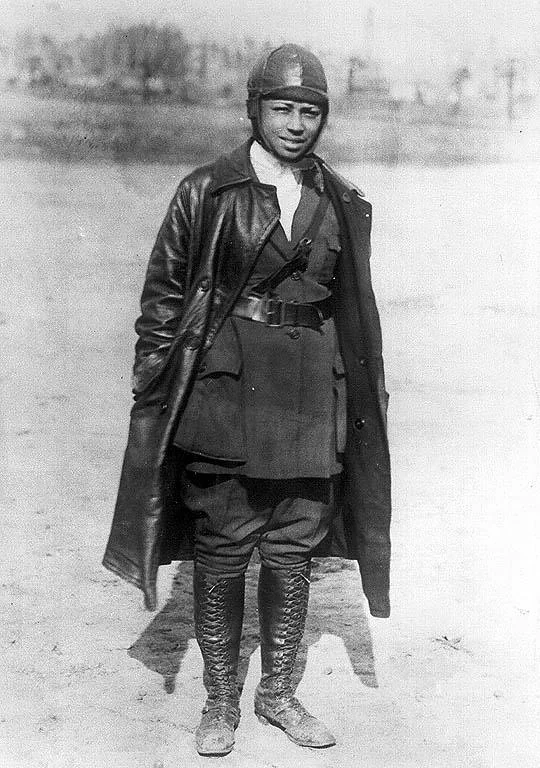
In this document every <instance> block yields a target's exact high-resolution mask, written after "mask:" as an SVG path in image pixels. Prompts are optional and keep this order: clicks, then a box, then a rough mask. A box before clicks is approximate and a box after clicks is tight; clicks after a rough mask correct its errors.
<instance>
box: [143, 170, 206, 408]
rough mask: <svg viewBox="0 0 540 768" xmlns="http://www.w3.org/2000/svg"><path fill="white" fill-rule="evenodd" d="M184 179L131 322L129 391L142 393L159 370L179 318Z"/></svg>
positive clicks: (184, 251) (187, 204) (187, 205)
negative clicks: (132, 348) (132, 353)
mask: <svg viewBox="0 0 540 768" xmlns="http://www.w3.org/2000/svg"><path fill="white" fill-rule="evenodd" d="M192 208H193V205H192V201H191V195H190V187H189V184H187V183H186V182H185V181H184V182H182V183H181V184H180V186H179V187H178V189H177V191H176V194H175V196H174V197H173V199H172V201H171V203H170V205H169V208H168V211H167V214H166V216H165V219H164V221H163V224H162V225H161V228H160V230H159V233H158V236H157V238H156V242H155V244H154V247H153V249H152V252H151V254H150V260H149V263H148V268H147V271H146V278H145V282H144V287H143V291H142V296H141V314H140V316H139V317H138V318H137V320H136V322H135V330H136V332H137V334H138V336H139V338H138V340H137V343H136V345H135V363H134V366H133V377H132V385H133V393H134V395H135V398H137V397H138V396H139V395H140V394H142V393H143V392H144V391H145V390H146V389H147V388H148V386H149V384H150V382H151V381H153V380H154V379H155V378H156V376H157V375H158V374H159V373H160V372H161V370H162V369H163V366H164V364H165V362H166V359H167V355H168V352H169V350H170V347H171V344H172V342H173V340H174V337H175V334H176V330H177V328H178V323H179V322H180V320H181V318H182V313H183V308H184V300H185V295H186V288H187V285H188V282H189V253H190V240H191V231H192V226H191V220H192V214H193V211H192V210H191V209H192Z"/></svg>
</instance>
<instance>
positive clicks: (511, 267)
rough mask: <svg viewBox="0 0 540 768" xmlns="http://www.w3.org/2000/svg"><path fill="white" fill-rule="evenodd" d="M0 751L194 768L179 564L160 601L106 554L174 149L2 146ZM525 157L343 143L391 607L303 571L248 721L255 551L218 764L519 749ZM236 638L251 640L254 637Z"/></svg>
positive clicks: (531, 397)
mask: <svg viewBox="0 0 540 768" xmlns="http://www.w3.org/2000/svg"><path fill="white" fill-rule="evenodd" d="M0 164H1V174H0V215H1V218H2V221H3V229H2V246H3V255H2V259H1V260H0V284H1V286H2V295H3V299H2V306H1V307H0V344H1V346H2V367H1V368H0V386H1V400H0V402H1V411H0V417H1V424H2V430H3V440H2V443H1V445H2V464H1V483H2V495H1V498H0V513H1V516H2V533H3V541H4V557H3V558H2V564H1V566H0V569H1V570H0V577H1V583H2V594H1V600H2V608H3V622H2V626H1V627H0V646H1V648H2V666H3V686H2V704H1V707H0V709H1V714H0V764H1V765H2V768H112V767H113V766H114V768H178V767H179V766H182V767H184V766H185V767H186V768H197V767H198V766H207V765H209V762H208V760H204V759H203V758H199V757H198V756H197V755H196V753H195V752H194V749H193V746H192V740H193V730H194V728H195V726H196V724H197V722H198V718H199V710H200V707H201V706H202V703H203V698H204V694H203V686H202V679H201V660H200V656H199V653H198V649H197V647H196V644H195V640H194V635H193V631H192V627H191V622H190V611H191V594H190V583H189V579H190V576H189V574H190V568H189V567H187V566H185V565H180V566H178V565H173V566H170V567H168V568H166V569H162V573H161V577H160V585H159V595H160V609H159V611H158V612H157V613H156V614H155V615H151V614H148V613H147V612H145V611H144V610H143V608H142V599H141V596H140V594H139V593H138V592H137V591H136V590H134V589H133V588H132V587H130V586H128V585H126V584H124V583H123V582H121V581H119V580H118V579H117V578H115V577H114V576H113V575H112V574H110V573H108V572H106V571H104V570H103V569H102V568H101V565H100V560H101V556H102V553H103V548H104V545H105V541H106V537H107V535H108V528H109V524H110V519H111V514H112V508H113V503H114V496H115V492H116V485H117V482H118V476H119V470H120V462H121V456H122V451H123V448H124V444H125V439H126V434H127V424H128V409H129V406H130V399H131V398H130V392H129V374H130V366H131V359H132V345H133V342H134V333H133V330H132V324H133V320H134V318H135V316H136V313H137V309H138V295H139V291H140V288H141V285H142V279H143V274H144V269H145V263H146V259H147V254H148V251H149V248H150V246H151V242H152V239H153V237H154V234H155V232H156V230H157V227H158V225H159V221H160V220H161V217H162V215H163V213H164V211H165V207H166V205H167V202H168V200H169V199H170V197H171V195H172V193H173V190H174V187H175V185H176V183H177V181H178V180H179V178H180V176H181V175H183V173H184V172H185V171H187V170H188V169H187V168H186V167H181V168H179V167H177V166H172V165H171V166H169V165H141V164H138V165H136V164H131V165H127V166H125V165H109V164H104V163H99V162H97V161H96V162H94V163H93V164H91V165H84V164H74V163H62V162H56V163H52V162H46V161H43V160H39V159H34V160H28V159H26V160H20V159H18V160H16V159H4V160H3V161H1V163H0ZM539 169H540V166H538V165H533V164H530V165H526V164H523V163H514V164H505V165H495V164H493V165H473V166H462V167H460V168H440V167H439V168H422V167H412V166H408V167H401V168H392V167H383V166H378V165H365V166H363V167H360V166H359V165H351V166H348V167H345V166H342V167H341V168H340V170H342V172H343V173H345V174H346V175H347V176H349V177H350V178H352V179H353V180H354V181H355V182H356V183H358V184H359V185H360V186H361V187H362V188H364V189H365V190H366V193H367V195H368V197H369V198H370V199H371V200H372V201H373V203H374V213H375V216H374V256H373V263H372V269H373V276H374V283H375V289H376V293H377V295H378V299H379V305H380V309H381V316H382V323H383V330H384V338H385V351H386V364H387V372H388V389H389V391H390V412H389V423H390V438H391V445H392V452H393V464H394V478H395V479H394V506H395V516H394V525H393V546H394V564H393V579H392V601H393V613H392V617H391V619H389V620H380V619H373V618H370V617H368V615H367V612H366V608H365V605H364V602H363V600H362V598H361V597H360V593H359V584H358V578H359V577H358V574H357V572H356V571H355V570H350V569H343V570H341V569H338V570H334V571H333V570H332V569H330V568H328V567H320V568H319V569H318V571H316V577H317V578H316V581H315V583H314V587H313V595H312V601H311V610H310V618H309V625H308V630H307V633H306V643H305V646H304V649H303V653H302V659H301V661H302V663H301V667H304V675H303V679H302V682H301V684H300V695H301V697H302V698H303V699H304V701H305V703H306V704H307V705H308V706H309V707H310V708H312V709H313V711H314V712H315V713H316V714H318V715H323V716H324V717H325V719H326V721H327V722H328V724H329V726H330V727H331V728H332V730H333V731H334V732H335V733H336V734H337V736H338V739H339V743H338V745H337V746H336V747H335V748H333V749H331V750H326V751H323V752H315V751H309V750H302V749H301V748H298V747H295V746H294V745H292V744H291V743H290V742H288V741H287V740H286V739H285V737H284V736H283V734H281V733H279V732H277V731H276V730H275V729H270V728H265V727H263V726H262V725H260V724H259V723H258V721H257V720H256V719H255V717H254V715H253V712H252V707H251V697H252V694H253V689H254V686H255V684H256V677H257V670H258V659H257V646H258V636H257V625H256V612H255V610H254V608H253V588H254V578H255V577H254V572H253V571H252V572H251V575H250V587H249V601H248V602H249V605H250V608H249V610H248V614H247V619H246V625H245V631H244V634H245V638H244V654H245V655H244V668H245V671H246V675H247V676H246V683H245V689H244V696H243V700H242V706H243V718H242V722H241V724H240V727H239V729H238V736H237V747H236V749H235V750H234V752H233V753H231V755H229V756H227V757H226V758H223V759H222V760H221V761H219V763H218V762H217V761H216V762H215V764H216V765H218V764H219V765H220V766H223V767H224V768H299V766H301V768H338V767H339V768H357V766H362V768H514V767H515V766H520V768H537V766H538V764H539V756H540V744H539V735H538V722H539V715H540V697H539V689H538V677H537V675H538V647H537V637H538V597H539V594H538V567H537V562H538V533H539V529H538V495H539V489H538V475H537V449H538V446H537V424H538V421H537V418H538V413H537V398H538V394H537V387H538V378H537V373H536V371H537V367H538V353H537V339H538V333H537V330H538V325H537V321H538V274H539V273H538V262H537V258H538V243H539V242H540V218H539V217H538V198H539V191H540V179H539ZM250 654H253V655H252V656H251V657H250Z"/></svg>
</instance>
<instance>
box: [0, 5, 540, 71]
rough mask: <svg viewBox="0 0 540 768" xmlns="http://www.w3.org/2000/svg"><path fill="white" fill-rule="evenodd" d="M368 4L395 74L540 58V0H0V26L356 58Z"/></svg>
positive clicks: (384, 58) (382, 52) (377, 47)
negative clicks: (251, 44) (137, 25)
mask: <svg viewBox="0 0 540 768" xmlns="http://www.w3.org/2000/svg"><path fill="white" fill-rule="evenodd" d="M370 7H372V8H373V15H374V25H373V28H374V32H373V50H374V55H375V56H376V58H378V59H379V60H380V61H381V62H382V63H383V64H384V65H385V69H386V70H390V72H391V74H393V75H394V76H396V75H399V74H404V75H408V76H410V77H418V76H426V77H427V76H429V75H430V74H431V73H434V72H436V71H439V70H440V69H441V68H443V67H447V66H448V65H453V64H459V63H462V62H465V63H469V64H474V61H475V59H478V58H481V57H482V56H508V55H517V56H522V55H524V54H529V55H531V54H533V55H534V54H536V55H537V56H538V54H539V53H540V50H539V49H540V44H539V40H540V0H512V1H511V2H507V1H506V0H485V1H482V0H438V1H437V0H377V1H376V2H374V0H35V1H34V2H30V0H0V30H5V31H7V32H13V31H15V30H16V29H20V28H23V27H31V28H33V29H35V30H37V31H41V30H44V31H46V32H48V33H50V34H54V35H57V36H60V37H65V36H70V35H72V34H78V33H81V32H82V33H90V32H93V31H98V30H100V29H104V28H106V27H107V26H108V25H110V24H112V23H118V22H120V23H122V22H130V21H133V20H140V19H146V20H151V19H153V20H155V21H157V22H158V23H164V22H167V21H174V22H175V23H176V24H178V25H179V26H180V27H181V28H183V29H184V30H185V32H186V34H188V35H189V34H192V35H197V36H199V37H200V36H204V35H207V36H208V37H210V38H214V39H219V38H223V37H230V36H244V35H251V36H253V37H255V38H257V39H261V40H267V39H268V40H271V41H278V42H279V41H282V40H290V41H292V42H300V43H307V44H309V45H311V46H313V47H314V48H315V49H317V48H318V49H319V50H320V49H335V50H337V51H339V52H341V53H346V54H355V53H356V54H360V55H361V54H362V50H363V48H364V47H365V40H366V35H365V19H366V14H367V11H368V8H370Z"/></svg>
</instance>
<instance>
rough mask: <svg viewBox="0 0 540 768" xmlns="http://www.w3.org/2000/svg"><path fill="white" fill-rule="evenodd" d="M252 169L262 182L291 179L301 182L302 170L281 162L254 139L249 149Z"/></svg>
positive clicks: (268, 182) (280, 181)
mask: <svg viewBox="0 0 540 768" xmlns="http://www.w3.org/2000/svg"><path fill="white" fill-rule="evenodd" d="M249 155H250V160H251V164H252V166H253V170H254V171H255V173H256V174H257V177H258V179H259V181H260V182H262V183H263V184H273V183H274V184H275V181H278V182H279V183H281V184H282V183H283V182H285V183H286V182H287V181H288V180H289V179H291V182H293V181H294V183H295V184H301V183H302V172H301V171H298V170H293V168H292V167H291V166H290V165H289V164H288V163H282V162H281V161H280V160H279V159H278V158H277V157H275V156H274V155H272V154H271V153H270V152H268V151H267V150H266V149H265V148H264V147H263V146H261V144H259V142H258V141H254V142H253V143H252V145H251V147H250V150H249Z"/></svg>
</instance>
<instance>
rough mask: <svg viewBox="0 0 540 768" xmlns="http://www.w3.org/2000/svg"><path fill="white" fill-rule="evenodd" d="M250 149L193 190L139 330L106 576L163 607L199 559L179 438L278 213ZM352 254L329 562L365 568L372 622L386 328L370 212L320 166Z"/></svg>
mask: <svg viewBox="0 0 540 768" xmlns="http://www.w3.org/2000/svg"><path fill="white" fill-rule="evenodd" d="M248 157H249V142H248V143H247V144H245V145H243V146H242V147H240V148H238V149H237V150H235V151H234V152H233V153H232V154H231V155H229V156H225V157H221V158H220V159H219V160H217V161H216V162H215V163H213V164H212V165H208V166H205V167H203V168H199V169H198V170H196V171H194V172H193V173H192V174H190V175H189V176H188V177H187V178H185V179H184V180H183V181H182V182H181V183H180V186H179V187H178V190H177V192H176V194H175V196H174V198H173V200H172V202H171V204H170V206H169V210H168V212H167V215H166V217H165V220H164V222H163V225H162V227H161V229H160V231H159V234H158V237H157V241H156V243H155V246H154V248H153V251H152V254H151V257H150V262H149V266H148V271H147V275H146V282H145V285H144V290H143V294H142V299H141V307H142V314H141V316H140V317H139V319H138V320H137V323H136V330H137V333H138V334H139V340H138V342H137V345H136V358H135V366H134V392H135V397H136V401H135V404H134V406H133V409H132V412H131V420H130V429H129V437H128V444H127V448H126V452H125V457H124V463H123V467H122V474H121V479H120V487H119V491H118V498H117V503H116V509H115V514H114V519H113V523H112V529H111V533H110V537H109V541H108V545H107V549H106V552H105V557H104V560H103V564H104V565H105V567H106V568H108V569H110V570H111V571H113V572H114V573H115V574H117V575H119V576H121V577H122V578H124V579H126V580H127V581H129V582H131V583H133V584H135V585H136V586H137V587H139V588H140V589H142V590H143V592H144V595H145V603H146V606H147V607H148V608H150V609H155V607H156V579H157V571H158V567H159V565H160V564H162V563H168V562H171V560H186V559H191V558H192V557H193V520H192V519H191V518H190V517H189V515H188V514H187V512H186V511H185V510H184V509H183V508H182V506H181V502H180V501H179V494H178V493H177V485H176V484H177V482H178V478H179V472H180V470H181V459H182V454H181V453H180V452H179V451H178V450H177V449H175V448H174V446H172V438H173V437H174V434H175V428H176V425H177V423H178V419H179V416H180V414H181V413H182V409H183V408H184V407H185V404H186V402H187V398H188V397H189V394H190V389H191V386H192V384H193V380H194V377H195V375H196V373H197V370H198V367H199V365H200V363H201V362H202V358H203V356H204V354H205V352H206V351H207V350H208V349H209V347H210V346H211V345H212V342H213V340H214V338H215V336H216V334H217V332H218V331H219V329H220V327H221V325H222V323H223V321H224V319H225V318H226V317H227V314H228V313H229V311H230V310H231V307H232V306H233V304H234V303H235V301H236V299H237V297H238V296H239V295H240V293H241V291H242V288H243V286H244V284H245V282H246V279H247V277H248V275H249V273H250V270H251V269H252V267H253V265H254V263H255V260H256V259H257V257H258V255H259V253H260V252H261V249H262V248H263V246H264V244H265V242H266V240H267V238H268V237H269V235H270V233H271V231H272V229H273V228H274V227H275V226H276V224H277V221H278V215H277V212H276V208H275V203H274V202H273V198H272V190H271V189H270V188H269V187H265V186H263V185H261V184H258V183H257V182H256V181H254V180H253V179H252V177H251V174H250V169H249V160H248ZM319 162H320V164H321V168H322V173H323V177H324V183H325V188H326V190H327V193H328V195H329V196H330V199H331V201H332V204H333V206H334V208H335V211H336V215H337V217H338V221H339V225H340V233H341V243H342V252H341V254H340V255H339V258H338V263H337V271H336V280H335V281H334V282H335V283H336V286H335V288H334V289H333V293H334V296H335V299H336V301H335V307H336V309H335V313H336V326H337V330H338V336H339V342H340V347H341V353H342V357H343V360H344V364H345V370H346V381H347V447H346V452H345V457H344V471H343V473H342V476H341V479H340V483H339V487H338V489H337V492H336V495H335V516H334V525H333V528H332V531H331V533H330V535H329V536H328V538H327V540H326V541H325V542H324V544H323V546H322V547H321V549H320V551H318V552H317V553H316V554H319V555H338V556H341V557H346V558H351V559H357V560H358V562H359V565H360V573H361V576H362V585H363V589H364V593H365V595H366V597H367V599H368V602H369V606H370V611H371V613H372V614H373V615H374V616H380V617H386V616H388V615H389V612H390V604H389V597H388V589H389V565H390V538H389V526H390V461H389V453H388V442H387V436H386V408H387V403H388V395H387V394H386V391H385V386H384V370H383V361H382V354H381V331H380V324H379V316H378V312H377V308H376V305H375V299H374V295H373V290H372V286H371V275H370V264H369V258H370V231H371V206H370V204H369V203H368V202H367V201H366V200H364V199H363V196H362V193H361V192H359V191H358V190H356V189H355V188H354V187H351V186H350V185H349V184H348V183H347V182H345V181H344V180H343V179H341V177H339V176H338V175H337V174H336V173H335V172H334V171H332V170H331V169H330V168H329V167H328V166H327V165H326V164H325V163H324V162H323V161H321V160H320V159H319Z"/></svg>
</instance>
